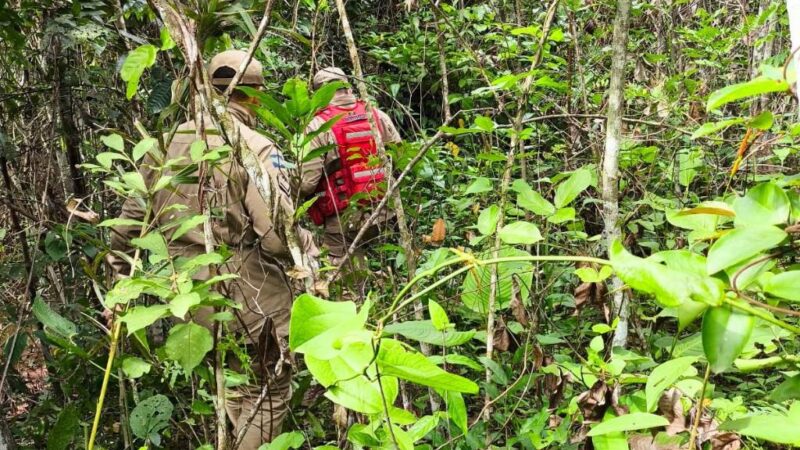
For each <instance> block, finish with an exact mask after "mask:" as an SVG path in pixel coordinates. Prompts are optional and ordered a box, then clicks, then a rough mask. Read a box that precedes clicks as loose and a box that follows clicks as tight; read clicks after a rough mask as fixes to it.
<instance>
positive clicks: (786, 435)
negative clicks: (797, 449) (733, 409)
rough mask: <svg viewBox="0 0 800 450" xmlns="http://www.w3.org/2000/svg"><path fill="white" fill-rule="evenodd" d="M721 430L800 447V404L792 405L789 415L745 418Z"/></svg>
mask: <svg viewBox="0 0 800 450" xmlns="http://www.w3.org/2000/svg"><path fill="white" fill-rule="evenodd" d="M719 428H720V430H725V431H735V432H737V433H739V434H742V435H744V436H750V437H754V438H758V439H764V440H767V441H770V442H775V443H778V444H788V445H792V446H800V402H794V403H792V406H791V407H790V408H789V411H788V413H787V414H782V413H779V412H775V413H771V414H762V415H758V416H748V417H743V418H741V419H736V420H731V421H729V422H724V423H723V424H722V425H720V427H719Z"/></svg>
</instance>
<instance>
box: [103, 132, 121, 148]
mask: <svg viewBox="0 0 800 450" xmlns="http://www.w3.org/2000/svg"><path fill="white" fill-rule="evenodd" d="M100 140H101V141H103V144H105V146H106V147H108V148H111V149H114V150H116V151H118V152H124V151H125V141H123V140H122V136H120V135H118V134H116V133H115V134H109V135H108V136H103V137H101V138H100Z"/></svg>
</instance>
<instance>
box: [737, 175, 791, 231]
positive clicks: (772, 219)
mask: <svg viewBox="0 0 800 450" xmlns="http://www.w3.org/2000/svg"><path fill="white" fill-rule="evenodd" d="M733 209H734V211H736V219H735V220H734V224H735V225H736V227H737V228H738V227H743V226H747V225H780V224H782V223H786V221H787V220H788V219H789V211H790V210H791V205H790V204H789V197H788V196H787V195H786V193H785V192H784V191H783V189H781V188H780V187H778V185H776V184H775V183H762V184H759V185H758V186H756V187H754V188H752V189H750V190H749V191H747V194H745V196H744V197H739V198H737V199H736V201H735V202H734V203H733Z"/></svg>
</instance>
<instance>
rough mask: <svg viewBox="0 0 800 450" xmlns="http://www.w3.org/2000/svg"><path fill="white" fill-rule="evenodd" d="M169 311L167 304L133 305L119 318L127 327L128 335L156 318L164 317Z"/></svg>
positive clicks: (148, 324) (150, 323)
mask: <svg viewBox="0 0 800 450" xmlns="http://www.w3.org/2000/svg"><path fill="white" fill-rule="evenodd" d="M168 312H169V306H167V305H153V306H134V307H133V308H131V309H130V310H129V311H128V312H126V313H125V315H124V316H122V318H121V319H120V320H122V322H123V323H125V325H126V327H127V328H128V336H130V335H131V334H133V333H134V332H135V331H137V330H141V329H142V328H145V327H149V326H150V325H152V324H153V322H155V321H156V320H158V319H160V318H162V317H165V316H166V315H167V313H168Z"/></svg>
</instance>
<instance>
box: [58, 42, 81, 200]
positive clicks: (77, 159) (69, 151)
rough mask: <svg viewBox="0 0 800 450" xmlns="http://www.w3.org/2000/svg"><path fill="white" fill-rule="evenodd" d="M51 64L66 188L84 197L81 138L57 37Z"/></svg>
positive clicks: (77, 195) (65, 67)
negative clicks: (64, 165)
mask: <svg viewBox="0 0 800 450" xmlns="http://www.w3.org/2000/svg"><path fill="white" fill-rule="evenodd" d="M52 51H53V53H52V54H53V64H52V67H54V68H55V70H54V71H53V76H54V78H55V79H54V83H53V88H54V90H55V92H54V95H53V98H54V100H55V102H56V108H57V111H58V122H59V123H60V125H61V127H60V128H61V138H62V142H63V143H64V150H65V152H66V155H67V164H68V166H69V174H70V178H71V185H70V186H67V187H66V188H67V190H68V191H69V193H70V194H73V195H75V196H76V197H81V198H82V197H85V196H86V181H85V180H84V178H83V174H82V173H81V172H80V169H79V168H78V166H79V165H80V164H81V163H82V158H81V136H80V134H79V133H78V128H77V127H76V126H75V118H74V115H73V111H72V104H71V103H72V95H71V93H70V87H69V85H68V84H67V81H66V78H65V77H66V71H67V68H68V67H67V64H66V61H65V60H64V59H63V58H62V55H61V40H60V39H59V38H58V37H54V38H53V46H52Z"/></svg>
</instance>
